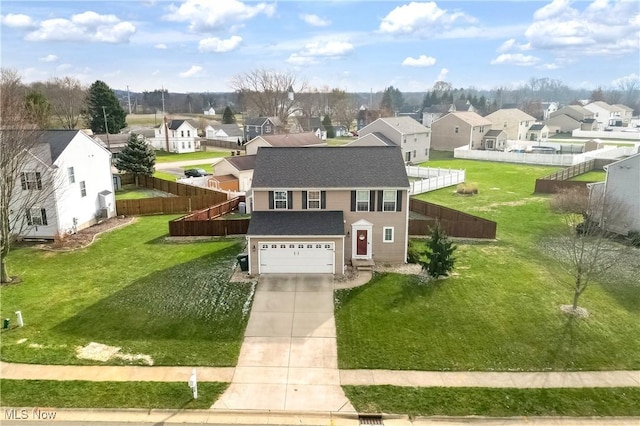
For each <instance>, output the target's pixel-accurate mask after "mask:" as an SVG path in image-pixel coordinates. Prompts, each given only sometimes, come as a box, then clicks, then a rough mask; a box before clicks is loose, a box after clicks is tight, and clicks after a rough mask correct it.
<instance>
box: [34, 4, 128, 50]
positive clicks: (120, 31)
mask: <svg viewBox="0 0 640 426" xmlns="http://www.w3.org/2000/svg"><path fill="white" fill-rule="evenodd" d="M135 32H136V27H135V26H134V25H133V24H132V23H131V22H127V21H120V19H118V17H116V16H115V15H99V14H97V13H95V12H91V11H88V12H83V13H80V14H76V15H73V16H71V19H65V18H53V19H47V20H44V21H42V22H40V24H39V25H38V28H37V29H36V30H35V31H32V32H30V33H29V34H27V36H26V37H25V39H26V40H28V41H93V42H102V43H128V42H129V39H130V38H131V36H132V35H133V34H134V33H135Z"/></svg>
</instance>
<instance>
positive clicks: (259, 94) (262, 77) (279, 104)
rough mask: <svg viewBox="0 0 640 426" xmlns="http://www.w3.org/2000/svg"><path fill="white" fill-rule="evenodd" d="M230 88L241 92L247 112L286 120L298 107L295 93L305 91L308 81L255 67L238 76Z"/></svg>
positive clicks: (283, 121)
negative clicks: (291, 92)
mask: <svg viewBox="0 0 640 426" xmlns="http://www.w3.org/2000/svg"><path fill="white" fill-rule="evenodd" d="M231 87H232V88H233V89H234V90H235V91H236V92H238V95H239V96H240V98H241V99H242V101H243V103H244V108H245V110H246V112H247V113H249V114H253V115H259V116H264V117H277V118H279V119H280V120H281V122H282V123H286V122H287V119H288V118H289V116H291V115H292V113H293V111H295V109H296V100H295V98H294V96H291V94H290V91H291V90H292V91H293V92H294V93H298V92H303V91H305V90H306V87H307V84H306V82H304V81H303V82H299V81H298V80H297V78H296V76H295V75H293V74H290V73H285V72H278V71H269V70H265V69H256V70H253V71H249V72H247V73H244V74H239V75H236V76H235V77H234V78H233V79H232V80H231Z"/></svg>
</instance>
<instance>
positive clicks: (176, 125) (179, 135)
mask: <svg viewBox="0 0 640 426" xmlns="http://www.w3.org/2000/svg"><path fill="white" fill-rule="evenodd" d="M148 141H149V142H150V143H151V146H153V148H154V149H156V150H161V151H167V152H176V153H179V154H182V153H185V152H195V151H198V150H200V139H199V138H198V128H197V127H196V126H195V125H194V124H193V123H192V122H190V121H189V120H168V119H167V118H166V117H165V119H164V123H163V124H160V125H159V126H158V127H156V128H155V135H154V137H153V138H151V139H148Z"/></svg>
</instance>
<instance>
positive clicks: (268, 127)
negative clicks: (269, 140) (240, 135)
mask: <svg viewBox="0 0 640 426" xmlns="http://www.w3.org/2000/svg"><path fill="white" fill-rule="evenodd" d="M243 126H244V140H246V141H251V140H252V139H253V138H255V137H256V136H266V135H275V134H276V133H277V127H278V123H276V120H275V119H274V118H271V117H256V118H247V119H246V120H245V121H244V124H243Z"/></svg>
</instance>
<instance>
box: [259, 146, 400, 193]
mask: <svg viewBox="0 0 640 426" xmlns="http://www.w3.org/2000/svg"><path fill="white" fill-rule="evenodd" d="M252 187H253V188H254V189H256V188H264V189H267V188H268V189H271V188H408V187H409V179H408V178H407V172H406V169H405V166H404V162H403V160H402V151H401V149H400V147H398V146H393V147H391V146H366V147H349V146H346V147H306V148H272V147H260V148H258V153H257V155H256V168H255V170H254V172H253V182H252Z"/></svg>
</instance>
